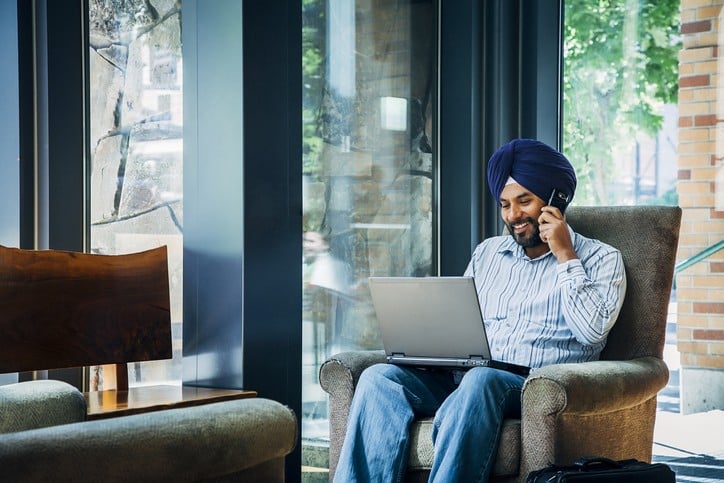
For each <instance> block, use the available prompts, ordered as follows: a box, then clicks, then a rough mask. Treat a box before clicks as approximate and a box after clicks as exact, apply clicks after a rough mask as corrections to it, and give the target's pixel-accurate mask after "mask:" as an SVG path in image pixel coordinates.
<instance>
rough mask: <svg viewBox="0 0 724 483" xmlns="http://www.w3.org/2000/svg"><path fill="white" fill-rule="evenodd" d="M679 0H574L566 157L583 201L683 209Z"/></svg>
mask: <svg viewBox="0 0 724 483" xmlns="http://www.w3.org/2000/svg"><path fill="white" fill-rule="evenodd" d="M678 25H679V2H678V0H664V1H655V2H654V1H645V2H641V1H639V0H616V1H607V2H601V1H598V0H566V2H565V39H564V42H565V43H564V77H563V79H564V90H563V98H564V116H563V132H564V134H563V151H564V152H565V153H566V155H567V156H568V157H569V158H570V159H571V162H572V163H573V164H574V165H575V167H576V172H577V174H578V177H579V186H578V189H577V190H576V199H575V200H574V203H577V204H589V205H616V204H619V205H632V204H644V203H658V204H667V205H672V204H674V205H675V204H676V203H677V196H676V178H677V158H676V149H677V127H678V113H677V108H676V102H677V89H678V57H677V55H678V51H679V49H680V48H681V45H680V38H679V35H678V31H679V28H678Z"/></svg>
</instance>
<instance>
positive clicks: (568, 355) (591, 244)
mask: <svg viewBox="0 0 724 483" xmlns="http://www.w3.org/2000/svg"><path fill="white" fill-rule="evenodd" d="M569 231H570V233H571V240H572V241H573V248H574V250H575V251H576V254H577V255H578V257H579V258H578V259H574V260H569V261H567V262H565V263H561V264H559V263H558V260H557V259H556V258H555V256H554V255H553V254H552V253H551V252H550V251H549V252H547V253H546V254H545V255H542V256H540V257H538V258H535V259H532V260H531V259H530V258H528V256H527V255H526V254H525V251H524V250H523V248H522V247H521V246H520V245H518V243H517V242H516V241H515V240H514V239H513V237H512V236H497V237H493V238H489V239H487V240H485V241H484V242H483V243H481V244H480V245H478V246H477V247H476V248H475V251H474V252H473V255H472V258H471V260H470V263H469V264H468V267H467V269H466V270H465V275H468V276H472V277H474V279H475V286H476V288H477V291H478V299H479V300H480V308H481V309H482V313H483V319H484V321H485V328H486V331H487V334H488V339H489V342H490V351H491V354H492V356H493V358H494V359H497V360H501V361H507V362H512V363H515V364H520V365H524V366H529V367H541V366H545V365H548V364H555V363H563V362H585V361H591V360H596V359H598V357H599V355H600V353H601V350H602V349H603V347H604V346H605V345H606V338H607V336H608V332H609V331H610V330H611V327H612V326H613V324H614V322H615V321H616V317H618V313H619V311H620V309H621V304H623V299H624V296H625V293H626V274H625V270H624V266H623V260H622V258H621V253H620V252H619V251H618V250H617V249H615V248H613V247H611V246H610V245H606V244H605V243H602V242H600V241H598V240H592V239H590V238H586V237H584V236H582V235H579V234H578V233H575V232H574V231H573V230H571V228H570V227H569Z"/></svg>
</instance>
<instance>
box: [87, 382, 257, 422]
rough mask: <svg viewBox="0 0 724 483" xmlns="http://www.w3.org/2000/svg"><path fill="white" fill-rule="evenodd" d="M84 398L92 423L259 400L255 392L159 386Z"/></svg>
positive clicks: (103, 393)
mask: <svg viewBox="0 0 724 483" xmlns="http://www.w3.org/2000/svg"><path fill="white" fill-rule="evenodd" d="M83 396H84V397H85V400H86V404H87V405H88V419H89V420H93V419H104V418H114V417H118V416H128V415H130V414H139V413H146V412H151V411H160V410H162V409H172V408H181V407H188V406H199V405H202V404H209V403H214V402H220V401H229V400H231V399H245V398H250V397H256V391H248V390H244V389H213V388H204V387H193V386H174V385H157V386H141V387H132V388H130V389H128V390H127V391H116V390H105V391H93V392H86V393H83Z"/></svg>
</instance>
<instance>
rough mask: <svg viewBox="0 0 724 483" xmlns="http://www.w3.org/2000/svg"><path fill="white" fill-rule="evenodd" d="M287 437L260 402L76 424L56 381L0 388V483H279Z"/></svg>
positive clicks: (292, 440) (79, 413)
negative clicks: (212, 482) (1, 482)
mask: <svg viewBox="0 0 724 483" xmlns="http://www.w3.org/2000/svg"><path fill="white" fill-rule="evenodd" d="M297 438H298V435H297V421H296V417H295V415H294V413H293V412H292V411H291V410H290V409H289V408H287V407H286V406H284V405H282V404H280V403H278V402H275V401H271V400H269V399H264V398H251V399H240V400H234V401H224V402H217V403H212V404H205V405H201V406H194V407H187V408H178V409H166V410H161V411H155V412H149V413H143V414H136V415H131V416H123V417H117V418H111V419H99V420H94V421H86V402H85V399H84V397H83V395H82V394H81V393H80V392H79V391H78V390H77V389H76V388H74V387H73V386H71V385H69V384H66V383H64V382H60V381H52V380H44V381H32V382H22V383H18V384H10V385H6V386H1V387H0V481H13V482H20V481H22V482H53V483H57V482H64V481H76V482H91V481H104V482H125V481H128V482H146V481H147V482H154V483H156V482H186V481H224V482H230V481H263V482H283V481H284V459H285V456H286V455H287V454H289V453H290V452H291V451H292V449H293V448H294V447H295V445H296V443H297Z"/></svg>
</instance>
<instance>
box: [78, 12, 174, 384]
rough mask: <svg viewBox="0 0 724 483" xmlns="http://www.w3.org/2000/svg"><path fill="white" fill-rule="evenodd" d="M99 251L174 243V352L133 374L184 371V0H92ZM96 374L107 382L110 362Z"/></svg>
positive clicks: (144, 377) (153, 376)
mask: <svg viewBox="0 0 724 483" xmlns="http://www.w3.org/2000/svg"><path fill="white" fill-rule="evenodd" d="M89 9H90V11H89V19H90V26H89V33H90V65H89V70H90V82H89V91H90V126H91V129H90V148H91V166H90V172H89V176H90V218H91V220H90V221H91V237H90V239H91V251H92V252H94V253H102V254H119V253H131V252H137V251H141V250H145V249H148V248H152V247H156V246H160V245H166V246H167V247H168V253H169V276H170V289H171V320H172V332H173V344H174V356H173V360H172V361H152V362H144V363H137V364H135V365H134V366H132V367H129V384H130V385H138V384H143V383H145V382H150V381H154V382H157V381H180V380H181V340H182V334H181V315H182V306H181V293H182V234H183V192H182V186H183V177H182V174H183V156H182V149H183V142H182V126H183V112H182V72H181V65H182V64H181V13H180V12H181V2H179V1H176V0H152V1H144V0H132V1H126V2H112V1H109V0H91V1H90V2H89ZM94 371H95V372H94V374H95V375H96V376H98V377H95V378H93V377H92V378H91V381H92V383H91V384H92V386H94V384H93V381H96V382H97V384H98V385H99V386H102V371H99V370H98V368H94Z"/></svg>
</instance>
